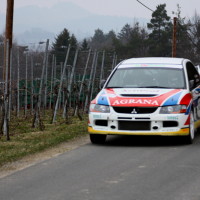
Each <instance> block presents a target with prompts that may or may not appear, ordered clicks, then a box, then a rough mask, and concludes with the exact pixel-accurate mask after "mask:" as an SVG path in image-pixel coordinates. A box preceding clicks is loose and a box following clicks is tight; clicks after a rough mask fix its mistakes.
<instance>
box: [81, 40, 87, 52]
mask: <svg viewBox="0 0 200 200" xmlns="http://www.w3.org/2000/svg"><path fill="white" fill-rule="evenodd" d="M81 50H82V51H88V50H89V44H88V41H87V39H84V40H83V42H82V44H81Z"/></svg>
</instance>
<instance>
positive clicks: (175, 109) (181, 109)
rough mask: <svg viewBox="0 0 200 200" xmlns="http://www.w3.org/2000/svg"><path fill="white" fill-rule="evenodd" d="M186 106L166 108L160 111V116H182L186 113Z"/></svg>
mask: <svg viewBox="0 0 200 200" xmlns="http://www.w3.org/2000/svg"><path fill="white" fill-rule="evenodd" d="M186 110H187V106H186V105H175V106H164V107H161V109H160V114H180V113H186Z"/></svg>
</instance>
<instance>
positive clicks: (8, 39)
mask: <svg viewBox="0 0 200 200" xmlns="http://www.w3.org/2000/svg"><path fill="white" fill-rule="evenodd" d="M13 11H14V0H7V10H6V27H5V28H6V30H5V41H4V66H3V80H4V108H3V110H4V112H3V119H4V120H3V125H2V127H3V129H2V131H3V134H4V135H6V137H7V140H10V136H9V125H8V118H9V113H8V111H9V100H10V98H9V92H10V90H9V87H11V86H9V82H10V65H11V59H10V58H11V49H12V35H13Z"/></svg>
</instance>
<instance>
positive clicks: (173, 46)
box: [172, 17, 177, 58]
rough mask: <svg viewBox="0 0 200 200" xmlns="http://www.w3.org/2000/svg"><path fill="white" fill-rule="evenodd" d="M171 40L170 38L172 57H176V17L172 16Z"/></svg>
mask: <svg viewBox="0 0 200 200" xmlns="http://www.w3.org/2000/svg"><path fill="white" fill-rule="evenodd" d="M173 24H174V25H173V40H172V57H173V58H175V57H176V32H177V17H174V23H173Z"/></svg>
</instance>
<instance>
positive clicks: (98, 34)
mask: <svg viewBox="0 0 200 200" xmlns="http://www.w3.org/2000/svg"><path fill="white" fill-rule="evenodd" d="M104 42H105V35H104V32H103V31H102V30H101V29H96V30H95V33H94V36H93V37H92V39H91V43H90V46H91V48H92V49H102V48H103V46H104Z"/></svg>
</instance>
